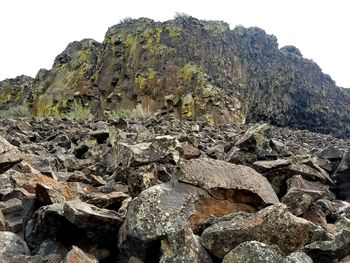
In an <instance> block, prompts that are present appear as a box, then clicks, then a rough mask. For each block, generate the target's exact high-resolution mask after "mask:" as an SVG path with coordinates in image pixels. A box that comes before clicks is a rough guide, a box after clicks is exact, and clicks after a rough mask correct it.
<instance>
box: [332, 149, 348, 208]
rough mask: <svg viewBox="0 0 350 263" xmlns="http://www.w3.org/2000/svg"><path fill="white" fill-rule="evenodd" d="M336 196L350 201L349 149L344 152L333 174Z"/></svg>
mask: <svg viewBox="0 0 350 263" xmlns="http://www.w3.org/2000/svg"><path fill="white" fill-rule="evenodd" d="M334 180H335V185H336V195H337V198H339V199H341V200H345V201H348V202H349V201H350V150H349V151H347V152H345V153H344V155H343V158H342V160H341V162H340V164H339V166H338V168H337V170H336V173H335V176H334Z"/></svg>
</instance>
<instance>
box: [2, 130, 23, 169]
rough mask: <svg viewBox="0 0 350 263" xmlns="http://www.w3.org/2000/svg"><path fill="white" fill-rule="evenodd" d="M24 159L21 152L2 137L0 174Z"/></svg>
mask: <svg viewBox="0 0 350 263" xmlns="http://www.w3.org/2000/svg"><path fill="white" fill-rule="evenodd" d="M22 160H23V156H22V155H21V152H20V151H19V150H18V149H17V148H16V147H15V146H13V145H11V144H10V143H9V142H8V141H6V140H5V139H4V138H2V137H0V174H2V173H4V172H6V171H7V170H8V169H10V168H11V167H13V166H14V165H15V164H17V163H19V162H20V161H22Z"/></svg>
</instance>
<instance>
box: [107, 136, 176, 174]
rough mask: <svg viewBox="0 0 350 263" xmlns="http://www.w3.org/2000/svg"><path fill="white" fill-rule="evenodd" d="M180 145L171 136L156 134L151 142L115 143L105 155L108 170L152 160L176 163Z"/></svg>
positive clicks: (146, 162) (147, 162)
mask: <svg viewBox="0 0 350 263" xmlns="http://www.w3.org/2000/svg"><path fill="white" fill-rule="evenodd" d="M180 152H181V145H180V143H179V142H178V140H177V139H176V138H174V137H172V136H169V135H164V136H157V137H155V138H154V140H152V141H151V142H142V143H139V144H127V143H121V142H120V143H117V145H116V147H115V149H113V150H112V152H110V153H109V155H108V157H107V162H108V164H107V165H108V166H109V168H108V170H109V171H111V172H113V170H114V169H115V168H116V167H118V166H119V165H122V166H123V167H129V166H139V165H143V164H149V163H152V162H159V163H167V162H172V163H174V164H176V163H177V162H178V161H179V158H180Z"/></svg>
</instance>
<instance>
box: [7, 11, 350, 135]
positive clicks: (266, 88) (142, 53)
mask: <svg viewBox="0 0 350 263" xmlns="http://www.w3.org/2000/svg"><path fill="white" fill-rule="evenodd" d="M18 81H19V82H21V83H28V84H25V85H24V86H23V87H25V86H26V87H25V88H20V86H21V84H20V85H17V84H16V83H18ZM13 82H15V86H14V87H15V88H14V87H13V88H11V89H10V91H9V92H8V88H7V87H8V83H13ZM0 90H1V94H2V95H1V98H0V104H1V105H0V107H2V108H4V107H8V106H9V105H12V104H13V103H15V102H17V101H18V102H23V101H26V102H27V103H28V105H29V106H30V107H31V110H32V111H33V113H34V114H36V115H38V116H45V115H52V112H58V111H59V112H65V111H67V110H69V108H70V107H71V105H72V103H73V102H74V101H78V102H79V103H81V104H83V105H85V106H86V107H89V108H91V110H92V112H93V113H94V114H95V115H97V116H100V117H103V116H108V115H110V114H111V113H113V112H114V111H116V110H118V109H131V108H135V107H138V108H139V109H142V111H144V112H155V111H159V112H161V113H162V114H167V113H174V114H175V115H176V116H177V117H179V118H181V119H206V120H208V121H210V122H212V123H217V124H222V123H236V124H241V123H244V122H256V121H267V122H270V123H272V124H275V125H280V126H292V127H297V128H303V129H304V128H305V129H309V130H312V131H319V132H326V133H328V132H332V133H335V134H337V135H349V134H350V120H349V119H350V118H349V116H350V91H349V90H346V89H342V88H339V87H337V86H336V85H335V83H334V81H333V80H332V79H331V78H330V77H329V76H328V75H326V74H324V73H322V71H321V69H320V68H319V67H318V66H317V64H315V63H314V62H313V61H311V60H309V59H306V58H304V57H303V56H302V54H301V53H300V51H299V50H298V49H297V48H295V47H293V46H286V47H282V48H279V47H278V43H277V39H276V38H275V37H274V36H271V35H268V34H266V33H265V32H264V31H263V30H262V29H259V28H244V27H242V26H238V27H236V28H235V29H233V30H230V28H229V26H228V24H226V23H224V22H219V21H201V20H197V19H195V18H192V17H184V16H183V17H178V18H176V19H174V20H170V21H166V22H154V21H153V20H150V19H145V18H142V19H137V20H133V19H129V20H125V21H123V22H121V23H120V24H118V25H115V26H112V27H110V28H109V29H108V31H107V33H106V36H105V39H104V41H103V42H102V43H98V42H96V41H94V40H92V39H84V40H82V41H79V42H73V43H70V44H69V45H68V46H67V48H66V49H65V50H64V51H63V52H62V53H61V54H60V55H58V56H57V57H56V59H55V61H54V64H53V67H52V69H51V70H40V71H39V73H38V74H37V76H36V78H35V80H32V79H30V78H27V77H22V78H21V77H20V78H18V79H17V80H6V81H5V82H1V83H0ZM10 94H11V95H10ZM6 103H10V104H6Z"/></svg>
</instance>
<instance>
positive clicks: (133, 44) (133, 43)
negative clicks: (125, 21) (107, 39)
mask: <svg viewBox="0 0 350 263" xmlns="http://www.w3.org/2000/svg"><path fill="white" fill-rule="evenodd" d="M125 42H126V45H127V47H128V48H129V50H130V56H131V57H132V58H135V57H136V52H137V37H134V36H131V35H128V36H127V37H126V41H125Z"/></svg>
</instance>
